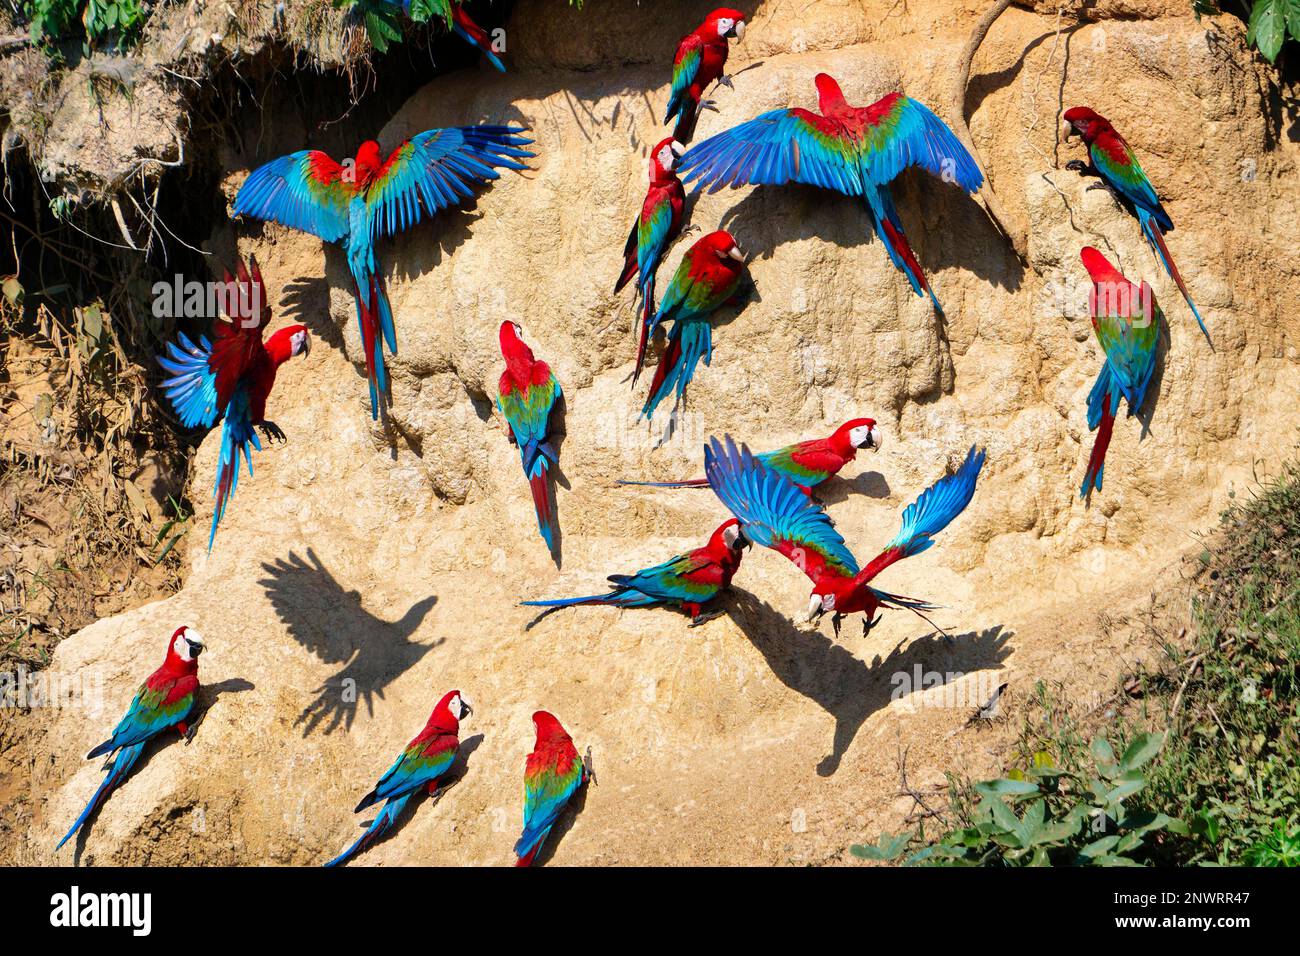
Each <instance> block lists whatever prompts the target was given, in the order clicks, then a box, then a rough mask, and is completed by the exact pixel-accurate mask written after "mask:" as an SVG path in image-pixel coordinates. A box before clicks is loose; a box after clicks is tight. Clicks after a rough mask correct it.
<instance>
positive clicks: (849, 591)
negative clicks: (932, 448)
mask: <svg viewBox="0 0 1300 956" xmlns="http://www.w3.org/2000/svg"><path fill="white" fill-rule="evenodd" d="M983 465H984V452H982V451H980V452H976V450H975V446H974V445H972V446H971V449H970V452H969V454H967V456H966V462H965V464H963V465H962V466H961V468H960V469H958V471H957V473H956V474H953V475H948V476H946V477H944V478H940V479H939V480H938V481H936V482H935V483H934V484H933V485H931V486H930V487H929V488H927V489H926V490H925V491H923V492H921V497H919V498H917V499H916V501H914V502H912V504H910V505H908V506H907V508H906V510H904V512H903V526H902V528H900V529H899V532H898V534H897V535H896V536H895V537H894V540H893V541H891V542H889V544H888V545H887V546H886V547H885V550H884V551H882V552H880V554H878V555H876V557H875V558H873V559H872V560H871V563H870V564H868V565H867V566H866V567H865V568H862V569H861V570H859V568H858V562H857V559H855V558H854V557H853V555H852V554H851V553H850V552H849V549H848V548H847V547H846V546H845V544H844V539H843V538H841V537H840V535H839V532H837V531H836V530H835V529H834V527H832V525H831V520H830V517H829V516H828V515H827V514H826V512H825V511H824V510H822V508H821V507H820V506H819V505H816V504H814V503H813V502H812V501H810V500H809V499H808V496H807V495H804V494H802V493H801V492H800V491H799V489H798V487H797V486H796V485H795V484H794V483H793V482H791V481H790V480H789V479H788V478H786V477H784V476H782V475H779V474H777V473H776V472H774V471H772V470H771V469H769V468H768V467H767V466H766V465H764V464H763V463H762V462H760V461H759V460H758V459H757V458H755V456H754V455H753V454H752V453H751V452H750V450H749V449H748V448H746V447H745V446H744V445H741V446H740V448H739V449H737V448H736V445H735V443H734V442H733V441H732V440H731V436H729V435H728V436H727V438H726V446H725V447H724V446H723V444H722V443H721V442H719V441H718V440H717V439H716V438H714V439H711V440H710V443H709V444H708V445H707V446H705V449H704V472H705V474H707V475H708V476H709V486H710V487H711V488H713V491H714V493H715V494H717V496H718V498H719V499H721V501H722V503H723V504H724V505H726V506H727V507H728V508H729V509H730V510H731V513H732V514H734V515H735V516H736V517H737V518H739V519H740V526H741V529H742V530H743V531H744V533H745V535H746V537H748V538H749V539H750V540H752V541H756V542H758V543H759V544H761V545H763V546H765V547H768V548H771V549H773V550H774V551H777V552H779V553H781V554H783V555H785V556H786V557H787V558H789V559H790V560H791V561H793V562H794V564H795V565H796V566H797V567H798V568H799V570H801V571H803V573H804V574H806V575H808V577H809V579H810V580H811V581H812V583H813V591H812V594H811V595H810V596H809V599H808V614H807V620H808V621H815V620H817V619H818V618H820V617H821V616H822V615H823V614H825V613H826V612H827V611H833V612H834V616H833V617H832V618H831V623H832V624H833V625H834V627H835V634H836V636H837V637H838V636H839V633H840V622H841V620H842V619H843V618H844V616H845V615H847V614H852V613H854V612H855V611H861V612H863V613H864V614H865V615H866V617H865V618H864V619H863V622H862V633H863V636H866V634H867V633H868V632H869V631H870V630H871V628H873V627H874V626H875V625H876V623H877V622H878V621H879V618H878V617H877V618H874V619H873V615H874V614H875V613H876V609H877V608H882V607H888V608H906V609H907V610H909V611H913V612H915V613H916V614H918V615H920V616H921V617H923V618H924V616H925V615H924V613H923V612H925V611H932V610H934V609H935V605H933V604H929V603H927V602H925V601H918V600H916V599H914V598H908V597H903V596H901V595H898V594H890V593H889V592H888V591H880V590H877V589H876V588H873V587H871V586H870V582H871V581H872V580H873V579H874V578H875V577H876V575H878V574H879V573H880V572H881V571H883V570H885V568H887V567H889V566H890V565H891V564H893V563H894V562H895V561H898V560H900V559H902V558H907V557H911V556H912V555H914V554H920V553H921V552H922V551H924V550H926V549H927V548H929V547H930V545H932V544H933V543H934V541H933V537H934V535H936V534H938V533H939V532H940V531H942V530H943V529H944V528H946V527H947V526H948V525H949V523H951V522H952V520H953V519H954V518H956V517H957V516H958V515H959V514H961V513H962V511H963V510H964V509H965V508H966V505H968V504H969V503H970V500H971V497H972V496H973V495H974V494H975V479H976V478H978V477H979V473H980V468H982V467H983ZM927 620H928V619H927Z"/></svg>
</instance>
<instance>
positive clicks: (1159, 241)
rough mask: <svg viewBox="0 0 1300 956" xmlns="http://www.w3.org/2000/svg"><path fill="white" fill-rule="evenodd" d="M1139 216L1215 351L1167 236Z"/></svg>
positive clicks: (1145, 215) (1143, 214) (1142, 212)
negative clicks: (1166, 242)
mask: <svg viewBox="0 0 1300 956" xmlns="http://www.w3.org/2000/svg"><path fill="white" fill-rule="evenodd" d="M1137 216H1138V222H1139V223H1141V224H1142V234H1143V235H1145V236H1146V237H1147V242H1149V243H1151V250H1152V251H1153V252H1154V253H1155V254H1156V258H1157V259H1159V260H1160V264H1161V265H1162V266H1164V267H1165V272H1167V273H1169V278H1171V279H1173V280H1174V285H1176V286H1178V291H1179V292H1181V293H1182V294H1183V298H1184V299H1185V300H1186V302H1187V307H1188V308H1190V309H1191V310H1192V315H1194V316H1195V317H1196V324H1197V325H1199V326H1200V327H1201V333H1202V334H1203V335H1204V336H1205V341H1206V342H1208V343H1209V345H1210V348H1211V349H1213V348H1214V340H1213V339H1211V338H1210V330H1209V329H1207V328H1206V327H1205V321H1204V320H1203V319H1202V318H1201V313H1200V311H1198V310H1197V308H1196V303H1195V302H1193V301H1192V295H1191V293H1190V292H1188V291H1187V286H1186V284H1185V283H1184V282H1183V276H1182V273H1180V272H1179V271H1178V266H1176V265H1175V264H1174V257H1173V256H1172V255H1171V254H1170V252H1169V246H1167V245H1166V244H1165V236H1164V233H1163V232H1161V231H1160V224H1159V223H1157V222H1156V221H1155V219H1154V218H1152V216H1151V214H1150V213H1149V212H1147V211H1146V210H1145V209H1138V210H1137ZM1100 488H1101V486H1100V485H1098V490H1100Z"/></svg>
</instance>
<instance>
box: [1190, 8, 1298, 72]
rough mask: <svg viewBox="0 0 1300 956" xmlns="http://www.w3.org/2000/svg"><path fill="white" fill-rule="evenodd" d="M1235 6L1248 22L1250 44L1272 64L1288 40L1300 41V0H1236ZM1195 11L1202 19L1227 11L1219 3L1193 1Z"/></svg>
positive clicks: (1248, 40)
mask: <svg viewBox="0 0 1300 956" xmlns="http://www.w3.org/2000/svg"><path fill="white" fill-rule="evenodd" d="M1233 6H1235V7H1238V8H1239V9H1240V12H1241V14H1242V18H1243V19H1244V20H1245V21H1246V24H1247V27H1246V42H1247V43H1249V44H1250V45H1251V46H1253V47H1254V48H1255V49H1257V50H1259V52H1260V53H1261V54H1263V56H1264V59H1266V60H1268V62H1270V63H1276V62H1277V55H1278V54H1279V53H1280V52H1281V51H1282V44H1283V43H1284V42H1285V41H1286V40H1287V38H1288V37H1289V38H1290V39H1291V40H1292V41H1293V42H1294V41H1300V0H1236V2H1235V3H1234V4H1233ZM1192 9H1193V10H1194V11H1196V15H1197V16H1198V17H1200V16H1201V15H1203V14H1217V13H1221V12H1223V11H1222V10H1221V9H1220V5H1219V0H1192Z"/></svg>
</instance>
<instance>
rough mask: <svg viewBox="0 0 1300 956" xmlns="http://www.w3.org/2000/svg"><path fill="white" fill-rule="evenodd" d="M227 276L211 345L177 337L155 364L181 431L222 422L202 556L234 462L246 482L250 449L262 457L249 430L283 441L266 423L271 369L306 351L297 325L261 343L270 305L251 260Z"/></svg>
mask: <svg viewBox="0 0 1300 956" xmlns="http://www.w3.org/2000/svg"><path fill="white" fill-rule="evenodd" d="M235 275H236V278H231V275H230V273H229V271H227V272H226V274H225V281H224V286H223V290H222V296H221V298H222V300H223V302H222V308H223V311H225V313H226V315H228V316H229V317H230V321H229V322H225V321H222V320H221V319H217V320H216V321H215V322H214V323H213V332H214V338H215V339H216V343H215V344H213V343H211V342H209V341H208V339H207V337H206V336H199V344H198V345H195V344H194V343H193V342H191V341H190V340H189V339H188V338H187V337H186V336H185V334H184V333H181V334H180V344H179V345H177V344H176V343H175V342H168V343H167V354H166V355H160V356H158V364H159V365H161V366H162V367H163V368H164V369H165V370H166V371H167V372H169V373H170V377H169V378H167V379H165V380H164V381H163V394H165V395H166V396H167V401H168V402H169V403H170V404H171V406H172V408H173V409H174V410H175V412H176V415H177V417H179V418H180V420H181V423H182V424H184V425H185V427H186V428H211V427H212V426H213V425H214V424H216V421H217V419H218V418H224V424H223V425H222V429H221V455H220V458H219V459H218V461H217V479H216V483H215V484H214V485H213V487H212V494H213V496H214V497H215V499H216V501H215V502H214V504H213V508H212V527H211V529H210V530H209V531H208V550H209V551H211V550H212V542H213V540H214V539H215V538H216V535H217V525H218V524H219V523H220V522H221V518H222V516H223V515H224V514H225V513H226V505H228V504H229V503H230V499H231V497H232V496H233V495H234V493H235V488H236V487H237V486H238V484H239V463H240V458H241V457H242V458H243V461H244V464H245V466H246V467H247V468H248V476H249V477H250V478H251V477H252V476H253V449H254V448H256V449H257V450H258V451H261V450H262V443H261V441H260V439H258V437H257V432H256V431H255V430H254V429H257V428H260V429H262V431H263V432H264V433H265V434H266V437H267V439H268V440H278V441H281V442H283V441H285V435H284V432H283V431H282V430H281V429H280V427H279V426H278V425H276V424H275V422H272V421H267V418H266V400H267V398H268V397H269V396H270V394H271V389H272V388H273V387H274V385H275V373H276V370H277V369H279V367H280V366H281V365H283V364H284V363H285V362H287V361H288V360H289V359H290V358H292V357H293V356H295V355H307V354H309V353H310V352H311V334H310V333H309V332H308V331H307V327H306V326H305V325H290V326H286V327H285V328H283V329H280V330H279V331H278V332H275V333H273V334H272V335H271V337H270V338H268V339H267V340H266V342H265V343H263V341H262V333H263V332H264V331H265V330H266V325H267V323H268V322H269V321H270V320H271V305H270V303H269V302H268V301H267V295H266V284H265V283H264V282H263V281H262V272H261V270H260V269H259V268H258V267H257V260H256V259H255V258H253V257H252V256H250V257H249V259H248V267H247V268H245V266H244V263H243V261H242V260H240V261H239V262H238V263H237V265H236V270H235Z"/></svg>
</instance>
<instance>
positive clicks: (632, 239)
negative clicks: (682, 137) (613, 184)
mask: <svg viewBox="0 0 1300 956" xmlns="http://www.w3.org/2000/svg"><path fill="white" fill-rule="evenodd" d="M685 152H686V147H684V146H683V145H682V144H681V143H679V142H677V140H675V139H673V138H672V137H669V138H668V139H665V140H663V141H662V142H661V143H659V145H658V146H656V147H655V148H654V151H653V152H652V153H651V154H650V188H649V189H648V190H647V191H646V196H645V202H643V203H642V204H641V214H640V215H639V216H638V217H637V220H636V222H635V223H633V224H632V231H631V232H630V233H628V236H627V245H625V246H624V247H623V272H622V273H621V274H620V275H619V277H618V282H616V283H615V284H614V292H615V294H617V293H618V292H619V290H621V289H622V288H623V286H625V285H627V284H628V282H630V281H631V280H632V278H633V277H634V276H636V277H638V279H637V292H638V293H639V294H640V296H641V322H640V325H641V332H640V340H639V342H638V343H637V349H636V370H635V371H634V372H633V373H632V384H633V385H636V380H637V378H638V377H639V376H640V374H641V366H642V365H643V364H644V363H645V347H646V341H647V336H648V333H649V331H650V319H651V317H652V316H653V315H654V312H655V271H656V270H657V269H658V268H659V263H660V262H662V261H663V258H664V253H665V252H667V251H668V247H669V246H671V245H672V244H673V240H674V239H676V238H677V236H678V234H679V233H680V232H681V231H682V221H683V218H684V217H683V212H684V210H685V208H686V190H685V189H684V188H682V181H681V180H680V179H678V178H677V174H676V173H675V172H673V167H674V166H676V165H677V160H678V159H680V158H681V156H682V154H683V153H685Z"/></svg>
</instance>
